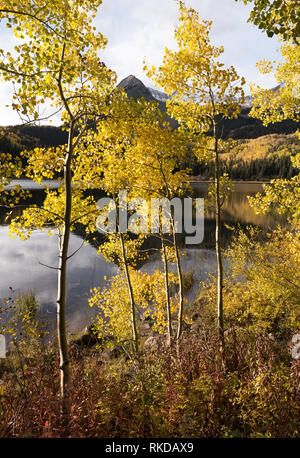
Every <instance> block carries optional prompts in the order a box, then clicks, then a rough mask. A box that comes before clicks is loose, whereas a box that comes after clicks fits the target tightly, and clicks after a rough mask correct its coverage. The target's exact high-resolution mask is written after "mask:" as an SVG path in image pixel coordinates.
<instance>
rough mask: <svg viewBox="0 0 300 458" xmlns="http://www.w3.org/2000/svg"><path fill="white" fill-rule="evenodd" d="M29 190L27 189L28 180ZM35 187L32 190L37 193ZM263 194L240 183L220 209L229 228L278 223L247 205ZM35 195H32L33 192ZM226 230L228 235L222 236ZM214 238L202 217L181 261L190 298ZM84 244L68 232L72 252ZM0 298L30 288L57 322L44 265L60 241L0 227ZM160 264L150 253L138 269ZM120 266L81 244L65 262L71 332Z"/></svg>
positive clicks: (201, 190) (200, 186) (199, 188)
mask: <svg viewBox="0 0 300 458" xmlns="http://www.w3.org/2000/svg"><path fill="white" fill-rule="evenodd" d="M26 186H27V188H31V189H32V187H31V186H30V184H28V182H27V183H26ZM207 187H208V185H207V183H194V184H193V188H194V190H195V194H196V195H197V196H199V197H205V196H206V194H207ZM38 189H42V188H36V187H35V190H36V192H37V190H38ZM261 190H262V185H261V184H257V183H239V184H237V185H236V189H235V192H234V193H233V194H232V195H231V196H230V198H229V199H228V200H227V202H226V204H225V205H224V208H223V219H224V221H225V222H226V223H227V224H228V225H231V226H236V225H237V224H241V226H242V227H245V226H246V225H248V224H253V225H256V226H259V227H262V228H269V227H272V226H274V225H275V224H276V219H275V218H274V216H272V215H266V216H261V215H256V214H255V212H254V211H253V209H251V208H250V207H249V205H248V201H247V195H253V194H255V193H256V192H258V191H261ZM33 192H34V191H33ZM226 231H227V233H226ZM224 234H225V239H224V243H226V240H227V238H228V237H230V236H231V231H228V230H227V229H224ZM213 237H214V215H213V214H208V215H207V216H206V218H205V238H204V242H203V243H202V244H201V245H200V246H197V247H189V248H187V249H185V254H186V255H185V256H183V257H182V264H183V270H185V271H190V270H193V271H194V277H195V280H197V281H196V282H195V284H194V287H193V288H192V290H191V291H190V293H189V295H188V296H189V299H190V300H192V299H193V298H194V297H195V296H196V294H197V290H198V285H197V283H198V280H206V279H207V277H208V275H209V273H214V271H215V253H214V250H213V249H212V247H213ZM81 243H82V239H81V237H80V236H79V235H75V234H72V235H71V239H70V253H72V252H73V251H75V250H76V249H77V248H78V247H79V246H80V245H81ZM0 247H1V252H0V300H1V299H3V298H7V297H9V296H11V295H12V294H11V290H10V287H11V288H12V289H13V290H14V291H15V293H14V295H16V294H17V293H18V292H26V291H28V290H29V289H32V290H34V291H35V293H36V296H37V299H38V301H39V303H40V305H41V310H42V312H45V313H47V315H48V316H49V317H50V318H53V322H54V321H55V313H56V305H55V301H56V290H57V272H56V271H55V270H53V269H49V268H47V267H44V266H42V265H41V264H47V265H50V266H53V267H56V266H57V263H58V240H57V237H56V236H53V237H52V238H50V237H49V236H48V235H47V234H46V233H43V232H40V231H35V232H34V233H33V234H32V236H31V238H30V239H29V240H27V241H25V242H22V241H21V240H19V239H18V238H15V239H13V238H10V237H9V235H8V227H7V226H6V225H0ZM161 267H162V266H161V261H160V260H159V259H158V258H157V257H156V256H155V255H154V256H152V257H151V258H150V259H149V260H148V261H147V262H146V263H145V264H144V265H143V266H142V267H141V270H143V271H146V272H149V273H151V272H153V271H154V270H155V269H156V268H161ZM117 270H118V268H117V266H116V265H114V264H112V263H108V262H107V261H105V259H104V258H103V257H102V256H99V255H97V251H96V249H95V248H94V247H93V246H90V245H89V246H83V247H82V248H81V249H80V250H79V252H78V253H77V254H76V255H75V256H74V257H72V258H71V259H70V260H69V262H68V279H67V291H68V294H67V296H68V303H67V320H68V329H69V331H70V332H75V331H77V330H79V329H81V328H82V327H84V326H85V325H86V324H88V322H89V320H90V317H91V315H92V313H93V310H92V309H91V308H90V307H89V305H88V297H89V291H90V289H91V288H93V287H95V286H99V285H104V284H105V280H104V277H105V276H107V277H109V276H112V275H114V274H116V272H117Z"/></svg>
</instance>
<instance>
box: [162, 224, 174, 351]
mask: <svg viewBox="0 0 300 458" xmlns="http://www.w3.org/2000/svg"><path fill="white" fill-rule="evenodd" d="M160 239H161V249H162V259H163V264H164V273H165V292H166V311H167V329H168V342H167V344H168V345H169V346H171V345H172V317H171V306H170V287H169V269H168V259H167V254H166V246H165V241H164V235H163V233H162V230H161V228H160Z"/></svg>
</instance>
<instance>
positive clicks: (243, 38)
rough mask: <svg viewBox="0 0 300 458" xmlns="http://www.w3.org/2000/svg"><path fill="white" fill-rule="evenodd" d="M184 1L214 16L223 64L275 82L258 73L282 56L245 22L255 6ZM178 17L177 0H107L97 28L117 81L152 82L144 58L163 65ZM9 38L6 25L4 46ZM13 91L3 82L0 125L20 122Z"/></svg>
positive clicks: (250, 78)
mask: <svg viewBox="0 0 300 458" xmlns="http://www.w3.org/2000/svg"><path fill="white" fill-rule="evenodd" d="M186 4H187V6H189V5H191V6H192V7H193V8H195V9H196V10H197V11H198V12H199V14H200V16H201V17H202V18H203V19H211V20H212V21H213V29H212V39H213V42H214V43H215V44H216V45H223V46H224V47H225V52H224V55H223V61H224V62H225V64H227V65H234V66H235V67H236V69H237V70H238V72H239V74H240V75H241V76H244V77H245V78H246V81H247V83H249V82H255V83H258V84H260V85H261V86H263V87H266V88H268V87H273V86H275V85H276V81H275V79H274V78H273V77H272V76H269V75H267V76H266V75H260V74H259V72H258V70H257V68H256V62H258V61H259V60H261V59H263V58H267V59H270V60H275V59H278V57H279V56H278V52H277V50H278V48H279V44H278V41H277V40H276V38H272V39H271V38H268V37H267V35H266V34H265V33H264V32H262V31H260V30H259V29H258V28H257V27H255V26H253V25H252V24H249V23H247V18H248V17H249V11H250V10H251V5H249V6H245V5H244V4H243V2H235V1H234V0H187V1H186ZM177 18H178V13H177V5H176V3H175V2H174V0H103V4H102V6H101V8H100V9H99V13H98V15H97V18H96V26H97V29H98V30H99V31H101V32H102V33H103V34H104V35H105V36H106V37H107V38H108V46H107V48H106V50H105V51H104V53H103V56H102V59H103V60H104V62H105V63H106V64H107V65H108V66H110V67H111V68H112V69H113V70H115V71H116V72H117V74H118V81H121V79H123V78H125V77H126V76H128V75H129V74H133V75H135V76H136V77H138V78H140V79H141V80H142V81H143V82H145V83H146V84H147V85H149V86H152V87H153V83H152V82H151V81H149V80H147V78H146V76H145V74H144V73H143V59H144V57H146V59H147V61H148V62H149V63H151V64H154V65H155V64H159V63H160V62H161V60H162V57H163V53H164V47H165V46H168V47H169V48H174V47H175V42H174V38H173V32H174V27H175V25H176V23H177ZM7 37H8V35H7V30H6V29H5V27H4V25H3V24H2V25H1V29H0V41H1V42H2V47H4V46H5V42H6V41H7ZM11 45H12V43H11ZM247 91H248V88H246V92H247ZM248 92H249V91H248ZM11 94H12V88H11V87H10V85H7V84H3V83H0V104H1V112H0V125H7V124H15V123H19V118H18V116H17V115H16V114H15V113H13V112H12V110H11V109H9V108H5V104H8V103H10V99H11Z"/></svg>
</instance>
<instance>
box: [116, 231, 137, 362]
mask: <svg viewBox="0 0 300 458" xmlns="http://www.w3.org/2000/svg"><path fill="white" fill-rule="evenodd" d="M119 234H120V241H121V247H122V257H123V263H124V271H125V276H126V281H127V286H128V292H129V298H130V306H131V328H132V340H133V349H134V352H135V353H137V352H138V335H137V326H136V306H135V301H134V295H133V289H132V284H131V280H130V275H129V269H128V263H127V258H126V251H125V244H124V236H123V234H122V233H121V232H119Z"/></svg>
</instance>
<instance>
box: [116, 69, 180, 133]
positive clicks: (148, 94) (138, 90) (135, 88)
mask: <svg viewBox="0 0 300 458" xmlns="http://www.w3.org/2000/svg"><path fill="white" fill-rule="evenodd" d="M118 87H121V88H123V89H124V91H125V92H126V94H127V95H128V97H132V98H133V99H134V100H138V99H140V98H142V97H143V98H144V99H145V100H146V101H147V102H151V101H154V102H158V106H159V109H160V110H161V111H162V112H163V113H166V111H167V106H166V101H167V100H168V99H169V98H170V97H169V96H168V95H167V94H165V93H164V92H161V91H158V90H157V89H152V88H149V87H147V86H145V84H144V83H143V82H142V81H141V80H139V79H138V78H136V77H135V76H134V75H129V76H127V78H125V79H123V80H122V81H121V82H120V83H119V84H118ZM166 117H167V120H168V121H169V123H170V124H171V126H172V127H173V128H176V127H178V123H177V121H175V119H172V118H171V117H170V116H168V115H167V116H166Z"/></svg>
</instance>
